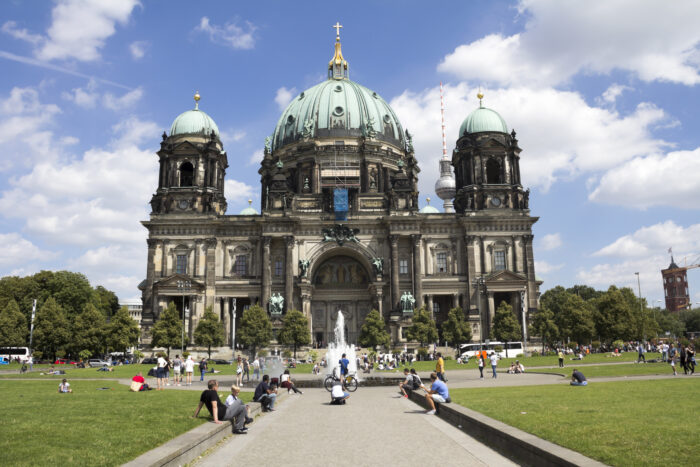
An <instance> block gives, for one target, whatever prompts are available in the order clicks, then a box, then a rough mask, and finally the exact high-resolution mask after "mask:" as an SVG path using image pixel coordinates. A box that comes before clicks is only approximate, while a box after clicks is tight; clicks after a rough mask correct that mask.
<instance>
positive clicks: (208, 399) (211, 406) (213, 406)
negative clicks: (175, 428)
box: [192, 379, 226, 425]
mask: <svg viewBox="0 0 700 467" xmlns="http://www.w3.org/2000/svg"><path fill="white" fill-rule="evenodd" d="M218 389H219V382H218V381H216V380H215V379H210V380H209V382H208V383H207V389H205V390H204V391H202V395H201V396H199V405H198V406H197V410H195V412H194V415H192V418H197V416H198V415H199V411H200V410H202V406H203V405H206V406H207V410H209V413H210V414H211V416H212V417H213V418H214V420H213V421H214V423H216V424H217V425H221V423H222V422H221V421H222V420H223V419H224V417H225V416H226V406H225V405H224V404H222V403H221V399H219V392H218Z"/></svg>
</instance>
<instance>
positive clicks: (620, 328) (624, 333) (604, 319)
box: [593, 285, 639, 343]
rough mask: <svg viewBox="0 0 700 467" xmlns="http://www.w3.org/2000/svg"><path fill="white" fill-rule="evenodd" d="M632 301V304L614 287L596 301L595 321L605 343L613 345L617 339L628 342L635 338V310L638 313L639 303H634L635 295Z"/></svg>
mask: <svg viewBox="0 0 700 467" xmlns="http://www.w3.org/2000/svg"><path fill="white" fill-rule="evenodd" d="M628 290H629V289H628ZM632 300H633V301H632V303H630V300H629V298H628V297H625V295H624V294H623V292H622V291H621V290H620V289H618V288H617V287H615V286H614V285H611V286H610V288H609V289H608V290H607V292H605V293H603V294H602V295H601V296H600V297H598V298H597V299H596V300H595V307H596V310H595V312H594V313H593V320H594V322H595V327H596V331H597V333H598V335H599V336H600V339H601V340H602V341H603V342H605V343H611V342H612V341H613V340H615V339H622V340H624V341H628V340H631V339H633V338H634V337H635V327H636V326H635V321H636V316H635V308H636V310H637V312H638V311H639V303H638V302H637V303H634V302H636V300H635V297H634V295H632ZM637 314H638V313H637Z"/></svg>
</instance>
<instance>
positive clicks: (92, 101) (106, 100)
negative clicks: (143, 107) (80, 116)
mask: <svg viewBox="0 0 700 467" xmlns="http://www.w3.org/2000/svg"><path fill="white" fill-rule="evenodd" d="M97 88H98V86H97V81H96V80H95V79H90V81H88V84H87V85H86V86H85V88H80V87H79V88H74V89H73V90H71V92H63V93H61V97H62V98H63V99H65V100H68V101H71V102H73V103H74V104H75V105H77V106H78V107H82V108H84V109H93V108H95V107H96V106H97V104H98V103H102V106H103V107H105V108H107V109H110V110H114V111H121V110H128V109H132V108H133V106H134V104H136V103H137V102H138V101H139V100H140V99H141V97H143V89H142V88H141V87H138V88H136V89H133V90H131V91H128V92H126V93H124V94H122V95H121V96H115V95H114V94H112V93H111V92H106V93H104V94H101V93H100V92H99V90H98V89H97Z"/></svg>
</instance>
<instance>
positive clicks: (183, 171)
mask: <svg viewBox="0 0 700 467" xmlns="http://www.w3.org/2000/svg"><path fill="white" fill-rule="evenodd" d="M193 182H194V167H192V164H190V163H189V162H183V163H182V164H180V186H192V184H193Z"/></svg>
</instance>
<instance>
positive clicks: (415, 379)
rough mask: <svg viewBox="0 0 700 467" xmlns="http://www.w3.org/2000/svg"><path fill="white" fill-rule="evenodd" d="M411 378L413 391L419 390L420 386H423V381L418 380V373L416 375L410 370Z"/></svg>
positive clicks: (412, 369) (414, 370) (413, 369)
mask: <svg viewBox="0 0 700 467" xmlns="http://www.w3.org/2000/svg"><path fill="white" fill-rule="evenodd" d="M411 378H413V388H412V389H413V390H414V391H417V390H418V389H420V387H421V386H423V381H421V380H420V376H418V373H416V369H415V368H411Z"/></svg>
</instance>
